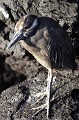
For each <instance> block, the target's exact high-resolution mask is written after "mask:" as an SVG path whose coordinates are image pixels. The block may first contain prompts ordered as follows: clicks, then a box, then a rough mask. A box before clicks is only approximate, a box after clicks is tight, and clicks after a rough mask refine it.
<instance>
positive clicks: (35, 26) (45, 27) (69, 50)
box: [7, 15, 75, 118]
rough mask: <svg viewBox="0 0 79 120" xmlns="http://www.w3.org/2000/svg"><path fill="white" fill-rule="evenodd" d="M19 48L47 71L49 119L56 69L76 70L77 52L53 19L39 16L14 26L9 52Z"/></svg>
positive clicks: (22, 19) (26, 19)
mask: <svg viewBox="0 0 79 120" xmlns="http://www.w3.org/2000/svg"><path fill="white" fill-rule="evenodd" d="M18 41H20V44H21V45H22V46H23V47H24V48H25V49H26V50H27V51H28V52H29V53H31V54H32V55H33V56H34V58H35V59H36V60H37V61H38V62H39V63H40V64H41V65H42V66H43V67H45V68H46V69H47V70H48V77H47V91H46V94H47V102H46V104H47V118H48V117H49V108H50V94H51V81H52V80H54V79H55V78H56V76H54V75H53V73H54V70H55V69H60V68H66V67H67V68H70V69H72V71H74V70H75V55H74V48H73V45H72V42H71V39H70V37H69V35H68V33H67V32H66V31H65V30H64V29H63V28H62V27H61V26H60V25H59V24H58V22H57V21H55V20H54V19H52V18H49V17H38V16H36V15H25V16H22V17H21V18H20V19H19V20H18V21H17V23H16V25H15V31H14V35H13V38H12V40H11V41H10V42H9V44H8V46H7V48H8V49H9V48H11V47H12V46H13V45H14V44H15V43H17V42H18Z"/></svg>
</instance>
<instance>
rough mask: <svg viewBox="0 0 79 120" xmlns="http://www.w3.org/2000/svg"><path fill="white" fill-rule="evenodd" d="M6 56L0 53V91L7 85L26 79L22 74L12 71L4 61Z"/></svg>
mask: <svg viewBox="0 0 79 120" xmlns="http://www.w3.org/2000/svg"><path fill="white" fill-rule="evenodd" d="M5 59H6V56H5V55H3V54H2V53H0V93H1V92H2V91H3V90H5V89H7V88H8V87H10V86H12V85H14V84H17V83H19V82H22V81H24V80H25V79H26V76H25V75H24V74H21V73H19V72H16V71H13V70H12V69H11V67H10V66H9V64H7V63H5Z"/></svg>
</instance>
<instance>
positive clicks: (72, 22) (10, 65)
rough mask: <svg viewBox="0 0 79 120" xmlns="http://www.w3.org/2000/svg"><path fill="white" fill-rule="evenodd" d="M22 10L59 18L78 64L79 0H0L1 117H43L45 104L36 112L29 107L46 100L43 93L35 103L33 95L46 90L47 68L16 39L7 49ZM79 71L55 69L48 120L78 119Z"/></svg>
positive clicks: (23, 119) (35, 119)
mask: <svg viewBox="0 0 79 120" xmlns="http://www.w3.org/2000/svg"><path fill="white" fill-rule="evenodd" d="M25 14H35V15H38V16H48V17H52V18H53V19H55V20H56V21H57V22H59V24H60V25H61V26H62V27H63V29H65V30H66V31H67V32H68V34H69V35H70V37H71V40H72V44H73V45H74V49H75V55H76V62H77V64H78V65H79V1H78V0H3V1H2V0H0V120H46V108H44V109H42V110H41V111H40V112H38V113H37V114H35V113H36V111H37V110H34V109H32V108H34V107H36V106H40V105H42V104H44V103H45V100H46V97H45V98H44V99H43V100H41V101H40V102H38V103H36V104H34V103H35V101H36V100H37V98H36V99H35V98H34V96H35V95H36V93H38V92H40V91H44V90H45V88H46V78H47V70H46V69H45V68H43V67H42V66H41V65H40V64H39V63H38V62H37V61H36V60H35V59H34V58H33V56H32V55H31V54H30V53H28V52H27V51H25V50H24V49H23V48H22V47H21V46H20V44H19V43H17V44H16V45H15V46H13V47H12V48H11V49H10V50H6V46H7V44H8V42H9V41H10V39H11V38H12V35H13V32H14V26H15V23H16V21H17V20H18V19H19V18H20V17H21V16H23V15H25ZM60 74H62V76H61V75H60ZM78 74H79V67H78V69H77V70H76V71H75V73H74V76H72V74H71V70H68V69H67V70H61V71H58V75H57V80H56V83H55V84H54V85H52V92H53V93H52V98H53V97H54V100H53V101H51V109H50V116H51V118H50V120H79V75H78ZM52 98H51V99H52ZM34 114H35V115H34Z"/></svg>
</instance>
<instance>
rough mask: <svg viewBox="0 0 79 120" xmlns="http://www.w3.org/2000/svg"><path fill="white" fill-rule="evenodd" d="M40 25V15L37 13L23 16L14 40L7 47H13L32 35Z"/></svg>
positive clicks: (17, 26)
mask: <svg viewBox="0 0 79 120" xmlns="http://www.w3.org/2000/svg"><path fill="white" fill-rule="evenodd" d="M37 25H38V17H36V16H35V15H28V16H27V15H26V16H23V17H22V18H21V19H20V20H18V21H17V23H16V25H15V31H14V35H13V38H12V40H11V41H10V42H9V44H8V46H7V48H8V49H9V48H11V47H12V46H13V45H14V44H15V43H16V42H18V41H20V40H24V39H27V38H28V37H29V36H31V33H33V31H34V29H35V28H36V26H37Z"/></svg>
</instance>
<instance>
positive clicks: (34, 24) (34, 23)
mask: <svg viewBox="0 0 79 120" xmlns="http://www.w3.org/2000/svg"><path fill="white" fill-rule="evenodd" d="M37 24H38V23H37V19H35V20H34V22H33V24H32V26H31V27H30V28H29V29H28V30H31V29H33V28H34V27H35V26H36V25H37Z"/></svg>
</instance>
